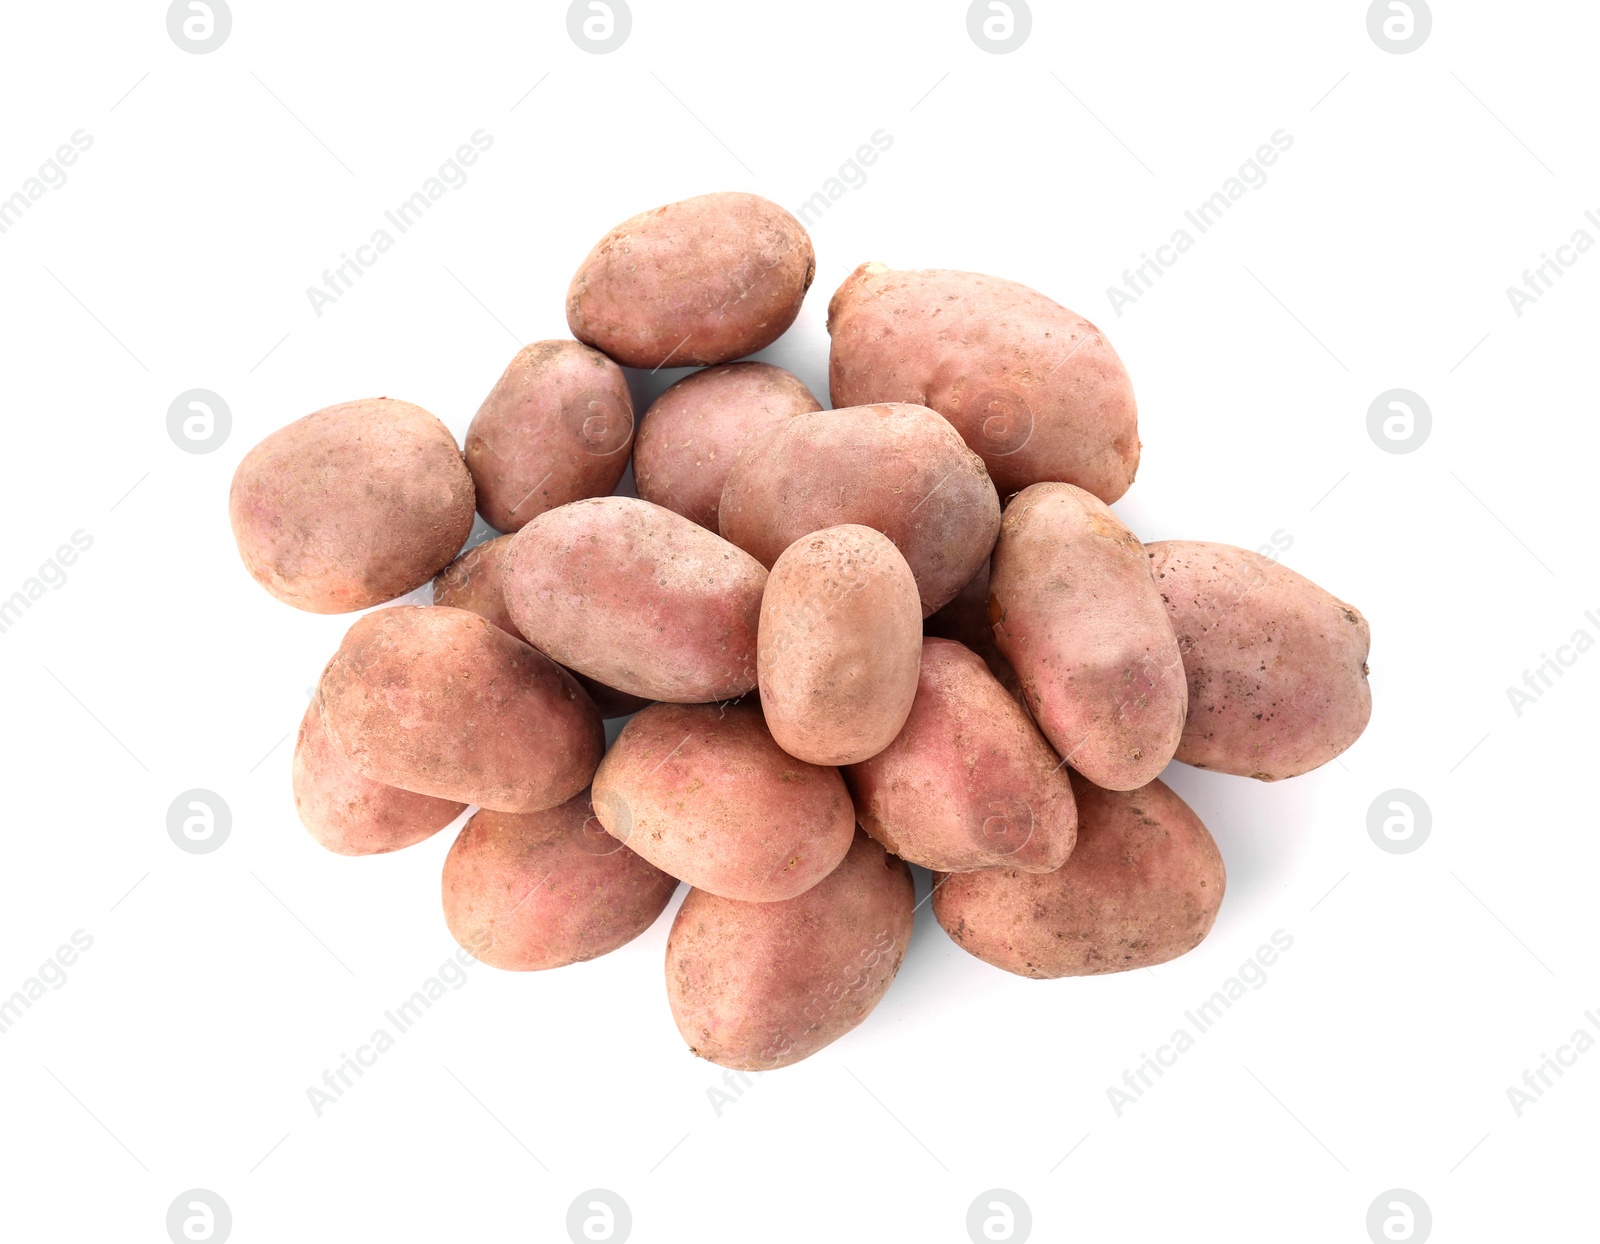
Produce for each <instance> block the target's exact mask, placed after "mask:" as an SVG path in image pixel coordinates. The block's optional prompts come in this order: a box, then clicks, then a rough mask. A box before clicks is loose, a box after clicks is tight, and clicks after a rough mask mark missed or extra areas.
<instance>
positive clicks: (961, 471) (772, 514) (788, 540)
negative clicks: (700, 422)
mask: <svg viewBox="0 0 1600 1244" xmlns="http://www.w3.org/2000/svg"><path fill="white" fill-rule="evenodd" d="M719 521H720V524H721V528H722V534H723V535H724V536H725V537H726V538H727V539H729V540H732V541H733V542H734V543H735V544H737V545H738V546H739V547H740V548H742V549H744V550H745V552H747V553H750V554H751V555H752V556H754V557H755V558H756V560H758V561H759V562H760V563H761V564H762V565H763V566H766V567H768V568H770V567H771V566H772V564H773V563H774V562H776V561H777V560H778V556H779V554H781V553H782V552H783V551H784V550H785V549H786V548H788V547H789V546H790V545H791V544H793V543H794V542H795V541H796V540H798V539H800V537H802V536H806V535H810V534H811V533H812V532H813V531H821V530H822V529H823V528H824V527H836V526H839V525H840V524H844V523H859V524H861V525H862V526H864V527H871V528H873V529H874V530H877V531H881V532H883V534H884V535H886V536H888V537H889V539H891V540H892V541H894V543H895V545H896V547H898V548H899V550H900V552H901V554H902V555H903V556H904V557H905V559H906V561H907V562H909V563H910V565H911V572H912V574H914V575H915V576H916V580H917V591H918V592H919V593H920V594H921V597H922V613H923V616H927V615H928V614H931V613H933V612H934V611H935V610H937V609H939V608H940V607H941V606H943V605H945V604H946V603H948V602H949V601H950V600H951V599H952V598H953V597H954V596H955V594H956V593H957V592H959V591H960V590H961V588H962V586H963V585H964V584H965V583H967V582H968V581H969V580H970V579H971V578H972V576H973V575H974V574H976V573H977V571H978V568H979V567H980V566H982V565H983V561H984V558H986V557H988V556H989V551H990V550H991V549H992V548H994V542H995V537H996V536H997V535H998V534H999V531H1000V500H999V498H998V497H997V496H996V495H995V491H994V485H993V484H992V483H990V481H989V475H988V472H986V471H985V470H984V469H983V462H982V461H981V460H980V459H979V458H978V456H977V455H976V454H974V453H973V452H972V451H971V450H969V449H968V448H967V447H966V446H965V445H963V444H962V443H961V438H960V437H959V436H958V435H956V432H955V430H954V429H953V428H952V427H951V426H950V425H949V424H948V423H947V422H946V421H945V420H943V419H941V418H940V417H939V416H938V415H936V414H934V413H933V411H931V410H928V409H927V408H926V407H923V406H912V405H904V404H902V405H891V406H865V407H858V408H855V409H850V410H825V411H821V412H820V413H817V414H811V415H799V416H796V417H795V418H793V419H790V420H788V421H787V422H785V423H782V424H780V425H779V426H778V428H777V429H775V430H774V431H772V432H769V433H768V434H767V435H766V436H764V437H762V438H761V439H760V440H759V441H756V442H755V443H754V444H752V445H751V446H750V447H749V449H747V450H746V451H745V452H744V454H743V455H742V456H741V457H740V459H739V461H738V463H737V464H735V466H734V468H733V470H732V471H731V472H730V473H729V475H728V483H727V486H726V487H725V488H724V489H723V492H722V505H721V513H720V518H719Z"/></svg>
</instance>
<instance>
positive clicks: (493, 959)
mask: <svg viewBox="0 0 1600 1244" xmlns="http://www.w3.org/2000/svg"><path fill="white" fill-rule="evenodd" d="M677 888H678V883H677V881H675V880H674V879H673V878H671V877H669V876H667V874H666V873H664V872H662V871H661V870H660V869H658V868H656V867H654V866H653V865H651V864H649V863H647V862H645V861H644V860H642V859H640V858H639V857H638V856H637V855H635V854H634V853H633V852H632V851H630V850H628V848H627V847H625V846H623V845H622V844H621V843H619V842H617V841H616V839H614V838H612V837H611V836H610V835H608V834H607V833H606V832H605V831H604V830H602V829H601V828H600V824H599V822H598V821H597V820H596V819H595V817H594V810H593V808H592V807H591V806H590V803H589V793H588V792H587V791H584V792H583V793H582V794H580V795H575V796H573V797H572V798H571V799H569V800H568V801H567V802H566V803H564V804H561V805H560V806H559V807H555V808H551V809H549V810H548V811H546V812H528V813H521V814H519V813H514V812H478V813H476V814H475V815H474V816H473V818H472V819H471V820H470V821H468V822H467V824H466V827H465V828H464V829H462V831H461V834H460V836H459V837H458V838H457V839H456V840H455V845H453V846H452V847H451V848H450V854H449V855H448V856H447V857H446V859H445V862H444V884H443V891H444V918H445V923H446V924H448V925H449V926H450V933H451V935H452V936H453V937H454V938H455V939H456V941H458V942H460V943H461V945H462V946H464V947H466V949H467V950H469V951H471V952H472V954H473V956H474V957H475V958H476V959H478V960H479V961H480V962H482V963H487V964H488V965H489V966H490V967H496V968H504V969H506V970H507V971H512V972H532V971H537V970H539V969H541V968H559V967H564V966H565V965H566V964H569V963H581V962H583V961H584V960H586V959H594V958H597V957H598V956H600V955H604V954H609V953H610V952H611V951H613V950H616V949H617V947H619V946H623V945H626V944H627V943H628V942H631V941H632V940H633V939H634V938H636V937H638V936H639V934H641V933H643V932H644V931H645V930H646V929H648V928H649V927H650V926H651V925H652V924H654V923H655V920H656V917H657V916H659V915H660V914H661V913H662V912H663V911H665V910H666V906H667V902H668V901H669V900H670V899H671V898H672V893H673V891H674V890H676V889H677Z"/></svg>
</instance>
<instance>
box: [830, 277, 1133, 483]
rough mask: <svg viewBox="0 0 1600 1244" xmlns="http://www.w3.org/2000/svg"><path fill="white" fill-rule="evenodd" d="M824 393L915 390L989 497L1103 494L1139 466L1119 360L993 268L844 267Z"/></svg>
mask: <svg viewBox="0 0 1600 1244" xmlns="http://www.w3.org/2000/svg"><path fill="white" fill-rule="evenodd" d="M828 332H829V333H830V334H831V335H832V338H833V346H832V354H831V361H830V366H829V384H830V389H831V391H832V398H833V404H834V405H835V406H857V405H863V404H866V403H869V402H921V403H922V404H923V405H925V406H931V407H932V408H933V409H934V410H936V411H938V412H939V413H940V414H941V415H943V416H944V417H945V418H946V419H948V420H949V421H950V422H951V423H953V424H954V425H955V427H956V430H957V431H958V432H960V433H961V435H962V436H963V437H964V438H965V439H966V442H967V444H968V445H970V446H971V447H972V448H973V449H974V450H976V451H977V452H978V453H979V454H981V455H982V457H983V461H984V463H985V465H986V466H987V467H988V468H989V474H990V475H992V476H993V477H994V482H995V487H996V488H998V489H999V491H1000V495H1001V496H1002V497H1005V496H1009V495H1010V494H1011V493H1014V492H1019V491H1021V490H1022V489H1024V488H1026V487H1028V485H1030V484H1036V483H1039V482H1040V481H1043V480H1056V481H1065V482H1067V483H1071V484H1076V485H1078V486H1079V487H1080V488H1085V489H1087V490H1088V491H1090V492H1092V493H1094V494H1095V496H1097V497H1099V498H1100V499H1101V500H1102V501H1105V502H1107V503H1108V504H1109V503H1110V502H1112V501H1115V500H1116V499H1117V498H1118V497H1120V496H1122V494H1123V493H1125V492H1127V491H1128V488H1129V486H1130V485H1131V484H1132V483H1133V477H1134V474H1135V473H1136V472H1137V471H1138V469H1139V413H1138V407H1137V406H1136V404H1135V402H1134V398H1133V385H1132V383H1131V382H1130V381H1129V379H1128V373H1127V370H1126V369H1125V368H1124V367H1123V365H1122V360H1121V359H1119V358H1118V357H1117V353H1116V351H1115V350H1113V349H1112V348H1111V343H1110V342H1108V341H1107V340H1106V339H1105V337H1104V335H1103V334H1102V333H1101V332H1100V330H1099V329H1098V328H1096V327H1095V326H1094V325H1093V324H1091V323H1090V322H1089V321H1088V320H1086V319H1084V318H1083V317H1082V316H1079V315H1077V314H1075V313H1074V312H1072V311H1069V310H1067V309H1066V308H1065V307H1063V306H1061V305H1060V304H1059V303H1057V302H1054V301H1052V300H1051V299H1049V298H1046V297H1045V296H1044V295H1043V294H1041V293H1038V292H1037V291H1035V290H1031V289H1029V288H1028V287H1027V286H1025V285H1019V284H1017V283H1016V282H1015V281H1006V280H1002V279H1001V278H999V277H993V276H982V275H980V274H978V273H975V272H950V271H944V270H939V269H929V270H923V271H912V272H897V271H895V270H894V269H892V268H887V267H885V266H884V265H883V264H876V263H869V264H863V265H862V266H861V267H859V268H857V269H856V270H855V272H854V273H852V274H851V275H850V276H849V277H848V278H846V280H845V282H844V284H843V285H841V286H840V287H839V290H838V292H837V293H836V294H834V296H833V300H832V302H831V303H830V304H829V307H828Z"/></svg>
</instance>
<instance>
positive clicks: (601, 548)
mask: <svg viewBox="0 0 1600 1244" xmlns="http://www.w3.org/2000/svg"><path fill="white" fill-rule="evenodd" d="M766 581H767V572H766V570H765V569H764V568H763V567H762V565H761V564H760V563H759V562H757V561H756V560H755V558H753V557H751V556H750V555H749V554H748V553H745V552H742V551H741V550H740V549H737V548H735V547H734V546H733V545H731V544H729V543H728V542H727V541H726V540H724V539H722V538H721V537H720V536H717V535H714V534H712V533H711V532H709V531H707V530H706V529H705V528H703V527H699V526H696V525H695V524H694V523H691V522H690V521H689V520H688V519H686V518H684V517H683V516H682V515H680V514H674V513H673V512H672V511H671V510H666V509H662V508H661V507H660V506H659V505H651V504H650V503H649V502H648V501H640V500H637V499H635V498H633V497H600V498H596V499H594V500H592V501H577V502H574V503H573V504H572V505H566V506H562V507H561V508H560V509H559V510H551V511H550V512H549V513H547V514H541V515H540V516H539V517H538V518H537V519H535V520H534V521H533V522H531V523H529V524H528V525H527V526H526V527H524V528H523V529H522V530H521V531H519V532H518V533H517V534H516V536H515V537H514V538H513V539H512V542H511V547H510V551H509V552H508V553H507V554H506V560H505V566H504V583H505V600H506V607H507V609H509V610H510V613H511V620H512V621H513V622H514V623H515V624H516V627H517V630H518V631H520V632H521V633H522V634H523V635H525V636H526V637H527V639H528V642H529V643H531V644H533V646H534V647H536V648H538V649H539V650H540V651H541V652H544V653H548V654H549V655H550V656H551V657H552V658H553V659H554V660H557V661H559V662H561V664H562V665H565V666H567V667H568V668H570V669H573V670H577V671H579V672H581V673H583V674H587V675H588V676H589V677H590V678H594V679H598V680H599V681H600V682H602V683H604V684H605V685H606V686H608V687H615V688H617V689H618V690H619V691H625V692H627V693H628V694H630V695H637V696H644V697H645V698H647V699H651V700H667V701H671V702H673V703H680V704H703V703H706V702H708V701H711V700H727V699H732V698H734V697H735V696H740V695H743V694H744V693H745V692H746V691H749V690H750V689H751V688H752V687H754V686H755V683H756V664H755V656H756V627H757V622H758V619H759V615H760V609H761V592H762V589H763V588H764V587H765V586H766Z"/></svg>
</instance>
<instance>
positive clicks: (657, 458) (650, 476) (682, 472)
mask: <svg viewBox="0 0 1600 1244" xmlns="http://www.w3.org/2000/svg"><path fill="white" fill-rule="evenodd" d="M821 409H822V404H821V403H820V402H818V401H817V399H816V398H815V397H813V396H812V393H811V390H810V389H808V388H806V386H805V384H804V383H802V381H801V380H800V378H799V377H798V376H794V375H791V374H790V373H789V372H786V371H784V370H783V368H781V367H774V366H772V364H770V363H725V364H723V365H722V366H721V367H708V368H706V369H705V370H704V371H697V372H695V373H694V374H693V375H691V376H685V377H684V378H683V379H682V380H680V381H678V383H677V384H675V385H673V386H672V387H671V388H670V389H668V390H667V391H666V392H665V393H663V394H662V395H661V396H660V397H658V398H657V399H656V400H655V401H654V402H653V403H652V404H651V406H650V409H649V410H648V411H646V412H645V417H644V421H643V423H642V424H641V425H640V427H639V438H638V442H637V444H635V445H634V447H633V477H634V481H635V483H636V484H637V486H638V489H639V495H640V496H641V497H643V498H644V499H645V500H646V501H653V502H655V503H656V504H657V505H663V506H666V508H667V509H669V510H673V511H675V512H677V513H679V514H682V515H683V516H684V517H685V518H687V519H691V520H693V521H694V522H697V523H699V524H700V525H701V526H702V527H706V528H709V529H710V530H711V531H716V530H717V505H718V503H719V502H720V501H721V500H722V486H723V485H724V484H725V483H727V480H728V472H729V471H731V470H732V469H733V463H734V460H735V459H736V458H738V456H739V455H740V453H742V452H743V451H744V450H745V449H746V448H747V447H748V446H750V445H753V444H754V443H755V442H756V441H758V440H760V439H761V437H762V436H764V435H766V433H768V432H770V431H772V430H773V429H774V428H776V427H777V426H778V425H779V424H781V423H783V422H784V420H786V419H788V418H790V417H791V416H793V415H804V414H809V413H810V412H812V411H816V410H821Z"/></svg>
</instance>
